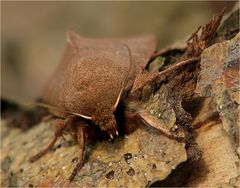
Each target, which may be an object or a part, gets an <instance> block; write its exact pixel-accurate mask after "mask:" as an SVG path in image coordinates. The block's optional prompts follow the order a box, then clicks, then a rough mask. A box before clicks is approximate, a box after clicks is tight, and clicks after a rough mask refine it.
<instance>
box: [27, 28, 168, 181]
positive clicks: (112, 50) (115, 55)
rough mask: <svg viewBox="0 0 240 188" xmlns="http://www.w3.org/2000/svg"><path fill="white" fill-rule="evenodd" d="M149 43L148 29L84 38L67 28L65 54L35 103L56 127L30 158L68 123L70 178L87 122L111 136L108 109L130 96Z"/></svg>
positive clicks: (150, 48) (151, 39)
mask: <svg viewBox="0 0 240 188" xmlns="http://www.w3.org/2000/svg"><path fill="white" fill-rule="evenodd" d="M155 46H156V39H155V36H153V35H141V36H135V37H129V38H119V39H90V38H84V37H81V36H79V35H77V34H76V33H75V32H73V31H70V32H68V35H67V47H66V50H65V54H64V56H63V59H62V61H61V62H60V64H59V65H58V67H57V69H56V71H55V73H54V74H53V76H52V78H51V79H50V80H49V82H48V84H47V87H46V89H45V91H44V94H43V101H44V103H41V106H43V107H46V108H48V109H49V111H50V113H53V114H55V116H58V117H59V118H58V117H57V120H56V121H55V125H56V132H55V135H54V138H53V140H52V141H51V142H50V143H49V145H48V146H47V147H46V148H45V149H44V150H42V151H40V152H39V153H38V154H36V155H34V156H33V157H31V158H30V161H31V162H34V161H35V160H37V159H39V158H40V157H42V156H43V155H44V154H46V153H47V152H48V151H49V150H50V149H51V148H52V147H53V146H54V144H55V142H56V141H57V139H58V138H59V137H61V136H62V135H63V133H64V131H66V130H68V129H69V128H71V129H72V130H73V133H74V134H75V135H76V137H77V141H78V144H79V152H80V156H79V160H78V163H77V165H76V167H75V168H74V170H73V172H72V174H71V175H70V177H69V181H73V180H74V177H75V176H76V174H77V172H78V171H79V170H80V169H81V167H82V165H83V159H84V147H85V139H86V128H89V126H91V125H89V122H91V123H94V124H95V125H97V126H99V127H100V130H101V131H103V132H106V133H107V134H108V135H109V136H110V138H111V139H113V137H114V136H118V127H117V122H116V118H115V115H114V112H115V111H116V108H117V107H118V105H119V103H121V102H124V101H128V99H129V98H134V97H133V96H134V92H135V90H133V88H134V84H135V83H138V82H137V81H136V80H137V79H138V78H141V75H142V74H143V72H144V70H145V67H146V65H147V64H148V62H149V60H150V58H151V56H152V54H153V52H154V50H155ZM138 87H139V86H138ZM136 100H137V98H136ZM56 114H58V115H56ZM136 114H138V112H136ZM138 115H139V114H138ZM140 116H141V118H142V120H143V121H144V122H147V123H148V124H149V125H151V126H153V127H155V128H158V129H160V130H161V131H163V132H164V133H166V134H167V135H170V134H169V133H168V131H166V130H164V129H162V128H161V127H160V126H159V125H158V121H157V119H155V118H154V117H153V116H150V115H149V114H148V113H146V112H141V114H140Z"/></svg>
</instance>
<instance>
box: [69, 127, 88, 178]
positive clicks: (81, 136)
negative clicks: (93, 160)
mask: <svg viewBox="0 0 240 188" xmlns="http://www.w3.org/2000/svg"><path fill="white" fill-rule="evenodd" d="M77 141H78V145H79V151H80V152H79V158H78V163H77V165H76V166H75V168H74V169H73V172H72V174H71V175H70V176H69V178H68V180H69V181H70V182H71V181H73V180H74V178H75V176H76V175H77V173H78V171H79V170H80V169H81V168H82V165H83V160H84V150H85V125H83V126H82V125H81V126H79V127H78V128H77Z"/></svg>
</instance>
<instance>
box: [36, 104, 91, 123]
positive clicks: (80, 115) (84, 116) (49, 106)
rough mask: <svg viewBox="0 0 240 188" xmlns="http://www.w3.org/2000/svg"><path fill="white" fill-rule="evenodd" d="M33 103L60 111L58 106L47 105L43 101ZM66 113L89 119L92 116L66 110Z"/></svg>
mask: <svg viewBox="0 0 240 188" xmlns="http://www.w3.org/2000/svg"><path fill="white" fill-rule="evenodd" d="M33 105H35V106H39V107H43V108H47V109H51V110H57V111H61V110H60V109H59V108H57V107H54V106H51V105H48V104H45V103H38V102H37V103H34V104H33ZM66 113H69V114H72V115H75V116H79V117H82V118H84V119H90V120H91V119H92V117H90V116H86V115H83V114H78V113H74V112H68V111H66Z"/></svg>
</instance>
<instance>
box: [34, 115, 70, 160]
mask: <svg viewBox="0 0 240 188" xmlns="http://www.w3.org/2000/svg"><path fill="white" fill-rule="evenodd" d="M56 121H57V122H56V123H55V126H56V131H55V134H54V138H53V140H52V141H51V142H50V143H49V144H48V146H47V147H46V148H45V149H43V150H42V151H40V152H39V153H37V154H36V155H34V156H32V157H31V158H30V162H34V161H36V160H38V159H39V158H41V157H42V156H44V155H45V154H47V152H48V151H49V150H50V149H51V148H52V147H53V146H54V144H55V143H56V141H57V139H58V138H59V137H60V136H61V135H62V134H63V131H64V130H65V129H66V127H67V126H68V123H67V121H66V122H65V121H64V120H62V119H57V120H56Z"/></svg>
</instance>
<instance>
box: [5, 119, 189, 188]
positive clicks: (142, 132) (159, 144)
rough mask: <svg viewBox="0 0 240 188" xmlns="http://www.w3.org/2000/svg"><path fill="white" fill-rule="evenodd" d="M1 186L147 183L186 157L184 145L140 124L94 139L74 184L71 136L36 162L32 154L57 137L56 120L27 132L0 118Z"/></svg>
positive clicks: (74, 157) (75, 151)
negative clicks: (118, 134) (111, 136)
mask: <svg viewBox="0 0 240 188" xmlns="http://www.w3.org/2000/svg"><path fill="white" fill-rule="evenodd" d="M1 124H2V125H1V126H2V129H1V138H2V148H1V150H2V153H1V154H2V155H1V163H2V165H1V166H2V169H1V182H2V186H32V185H33V186H84V187H92V186H101V187H109V186H113V187H115V186H130V187H132V186H134V187H141V186H146V185H148V184H150V183H152V182H154V181H157V180H162V179H164V178H166V177H167V176H168V175H169V174H170V173H171V171H172V169H174V168H176V166H177V165H178V164H180V163H181V162H183V161H186V160H187V156H186V152H185V148H184V144H182V143H178V142H176V141H175V140H171V139H169V138H167V137H165V136H164V135H162V134H161V133H160V132H159V131H158V130H157V129H154V128H151V127H148V126H144V125H142V126H140V127H139V128H138V129H137V130H135V131H134V132H133V133H131V134H129V135H125V136H124V137H119V138H115V139H114V140H113V141H112V142H110V141H108V140H104V141H98V140H93V138H89V142H88V143H87V147H86V152H85V162H84V166H83V167H82V169H81V170H80V172H79V173H78V175H77V176H76V178H75V180H74V181H73V182H72V183H69V182H68V181H67V178H68V177H69V175H70V174H71V172H72V170H73V168H74V167H75V165H76V162H77V157H78V155H79V154H78V145H77V144H76V142H75V141H74V139H73V138H72V136H71V135H65V137H66V139H67V140H63V139H59V140H58V142H57V143H56V147H54V149H53V150H52V151H51V152H49V153H48V154H47V155H45V156H43V157H42V158H41V159H39V160H38V161H36V162H34V163H30V162H29V160H28V159H29V157H31V156H32V155H34V154H36V153H37V151H38V150H41V149H42V148H44V147H45V146H46V144H47V143H48V142H49V141H50V139H51V138H52V136H53V133H54V129H53V126H52V125H51V121H50V122H48V123H40V124H39V125H36V126H35V127H33V128H31V129H29V130H28V131H26V132H22V131H21V130H18V129H9V128H7V127H6V126H5V125H4V122H3V121H2V122H1Z"/></svg>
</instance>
